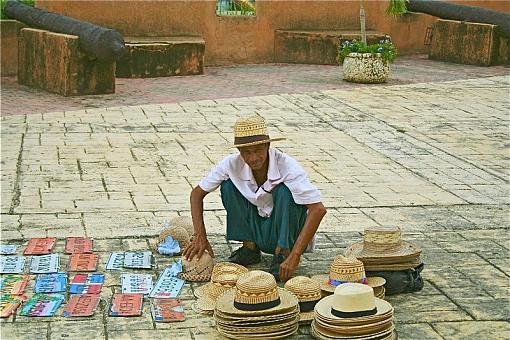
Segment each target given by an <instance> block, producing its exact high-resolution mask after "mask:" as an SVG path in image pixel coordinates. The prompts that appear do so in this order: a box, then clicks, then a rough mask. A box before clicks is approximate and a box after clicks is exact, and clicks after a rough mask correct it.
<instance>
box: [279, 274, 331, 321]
mask: <svg viewBox="0 0 510 340" xmlns="http://www.w3.org/2000/svg"><path fill="white" fill-rule="evenodd" d="M284 288H285V289H287V290H288V291H289V292H291V293H293V294H294V295H296V297H297V298H298V300H299V311H300V312H299V322H300V323H305V322H311V321H312V320H313V308H314V307H315V305H316V304H317V302H319V300H320V299H321V297H322V295H321V286H320V284H319V283H318V282H317V281H315V280H312V279H310V278H309V277H306V276H296V277H293V278H292V279H290V280H288V281H287V282H285V286H284Z"/></svg>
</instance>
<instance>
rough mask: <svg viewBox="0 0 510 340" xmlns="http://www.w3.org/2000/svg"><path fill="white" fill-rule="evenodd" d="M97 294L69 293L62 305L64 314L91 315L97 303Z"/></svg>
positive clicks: (98, 297)
mask: <svg viewBox="0 0 510 340" xmlns="http://www.w3.org/2000/svg"><path fill="white" fill-rule="evenodd" d="M99 300H100V296H99V294H81V295H71V297H70V298H69V302H68V303H67V305H66V306H65V307H64V311H63V312H62V314H63V315H64V316H69V317H73V316H92V315H94V312H95V310H96V308H97V305H98V304H99Z"/></svg>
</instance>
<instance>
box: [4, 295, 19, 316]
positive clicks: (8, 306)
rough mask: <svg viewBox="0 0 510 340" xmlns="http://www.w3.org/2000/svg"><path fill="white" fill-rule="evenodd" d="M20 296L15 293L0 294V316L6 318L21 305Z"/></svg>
mask: <svg viewBox="0 0 510 340" xmlns="http://www.w3.org/2000/svg"><path fill="white" fill-rule="evenodd" d="M22 300H23V299H22V298H21V297H20V296H16V295H0V318H8V317H9V316H11V314H12V313H13V312H14V311H16V309H18V307H19V306H20V305H21V302H22Z"/></svg>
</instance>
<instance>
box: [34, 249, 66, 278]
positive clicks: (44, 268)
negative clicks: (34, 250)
mask: <svg viewBox="0 0 510 340" xmlns="http://www.w3.org/2000/svg"><path fill="white" fill-rule="evenodd" d="M59 268H60V256H59V254H58V253H55V254H49V255H40V256H32V261H31V262H30V273H32V274H49V273H56V272H58V269H59Z"/></svg>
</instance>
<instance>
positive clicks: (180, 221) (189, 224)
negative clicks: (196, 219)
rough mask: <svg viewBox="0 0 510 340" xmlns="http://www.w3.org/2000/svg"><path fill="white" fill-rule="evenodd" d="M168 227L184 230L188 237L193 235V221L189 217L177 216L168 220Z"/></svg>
mask: <svg viewBox="0 0 510 340" xmlns="http://www.w3.org/2000/svg"><path fill="white" fill-rule="evenodd" d="M170 226H172V227H181V228H184V229H185V230H186V231H187V232H188V235H190V236H191V235H193V234H194V233H195V230H194V228H193V220H192V219H191V217H189V216H177V217H174V218H172V219H171V220H170Z"/></svg>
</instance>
